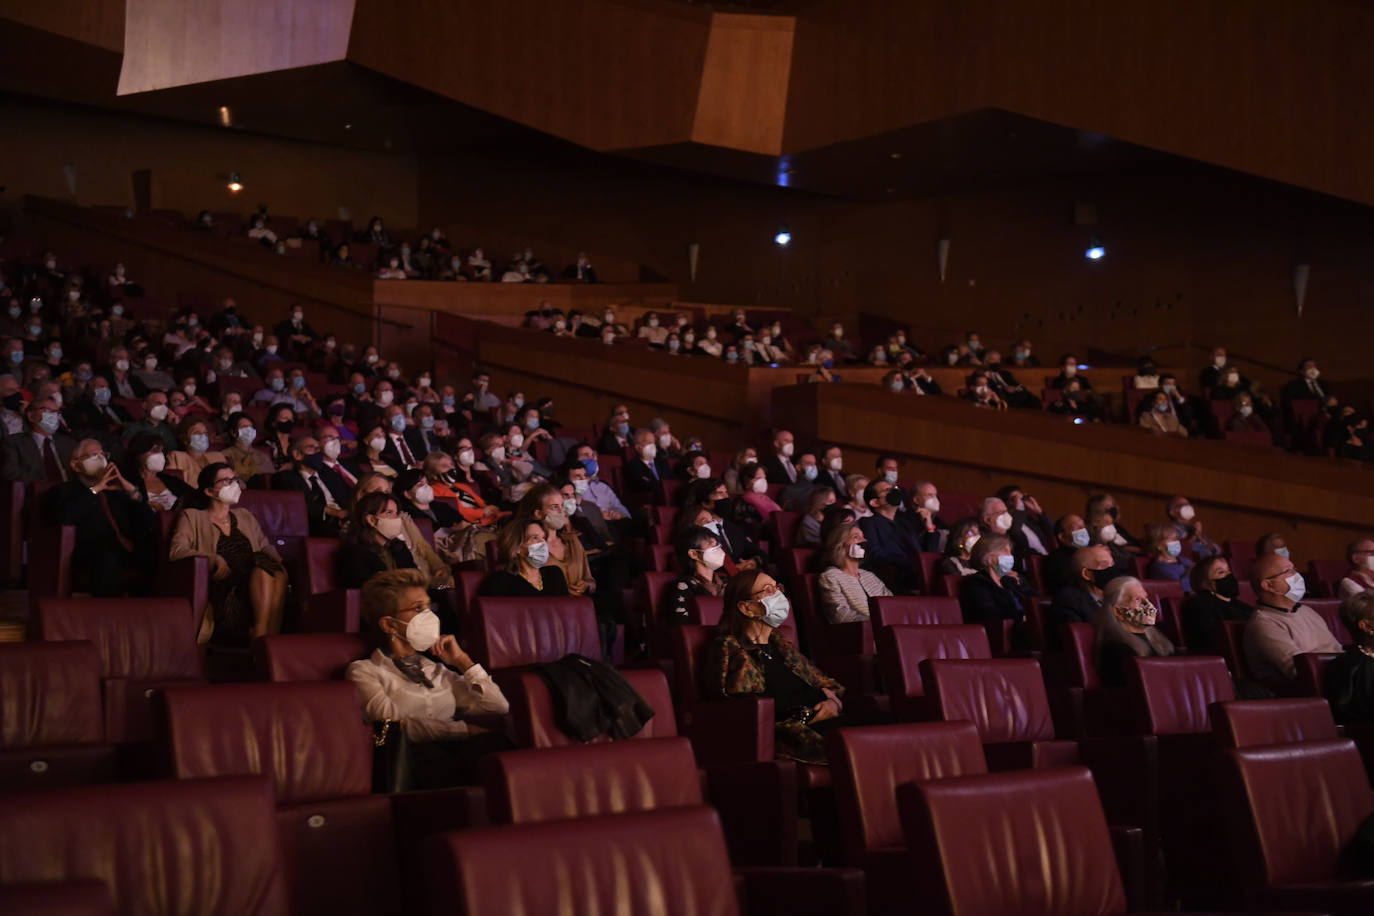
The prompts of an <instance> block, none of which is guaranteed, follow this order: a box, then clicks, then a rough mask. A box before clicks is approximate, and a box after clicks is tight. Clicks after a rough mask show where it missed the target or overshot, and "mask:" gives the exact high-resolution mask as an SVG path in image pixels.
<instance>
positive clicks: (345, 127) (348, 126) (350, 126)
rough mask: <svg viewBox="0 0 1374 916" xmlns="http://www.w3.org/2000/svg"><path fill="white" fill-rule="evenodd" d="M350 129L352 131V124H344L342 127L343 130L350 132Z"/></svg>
mask: <svg viewBox="0 0 1374 916" xmlns="http://www.w3.org/2000/svg"><path fill="white" fill-rule="evenodd" d="M352 129H353V125H352V124H345V125H344V130H352Z"/></svg>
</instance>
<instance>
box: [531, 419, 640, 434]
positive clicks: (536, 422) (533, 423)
mask: <svg viewBox="0 0 1374 916" xmlns="http://www.w3.org/2000/svg"><path fill="white" fill-rule="evenodd" d="M621 426H624V424H623V423H622V424H621ZM525 428H526V429H530V430H534V429H538V428H539V418H538V417H530V418H529V419H528V420H526V421H525ZM625 429H626V430H628V429H629V427H625ZM621 435H622V436H623V435H625V433H624V432H622V433H621Z"/></svg>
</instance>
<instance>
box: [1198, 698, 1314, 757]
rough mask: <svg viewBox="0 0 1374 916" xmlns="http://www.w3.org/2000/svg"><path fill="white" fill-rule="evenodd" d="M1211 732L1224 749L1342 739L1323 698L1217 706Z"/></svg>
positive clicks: (1248, 701) (1256, 701)
mask: <svg viewBox="0 0 1374 916" xmlns="http://www.w3.org/2000/svg"><path fill="white" fill-rule="evenodd" d="M1211 716H1212V732H1213V734H1215V735H1216V736H1217V739H1218V740H1219V741H1220V742H1221V743H1222V745H1223V746H1225V747H1258V746H1261V745H1265V744H1296V743H1299V742H1303V741H1329V740H1330V739H1332V738H1339V737H1340V733H1339V732H1338V731H1337V730H1336V720H1335V719H1334V718H1332V716H1331V705H1330V704H1329V703H1327V702H1326V701H1325V700H1323V699H1322V698H1321V697H1296V698H1291V699H1290V698H1284V699H1277V700H1232V701H1230V702H1226V703H1214V704H1212V709H1211Z"/></svg>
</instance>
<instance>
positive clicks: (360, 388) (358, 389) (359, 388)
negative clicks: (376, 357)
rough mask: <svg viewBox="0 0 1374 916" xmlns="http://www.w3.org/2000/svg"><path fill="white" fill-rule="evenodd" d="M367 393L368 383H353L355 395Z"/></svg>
mask: <svg viewBox="0 0 1374 916" xmlns="http://www.w3.org/2000/svg"><path fill="white" fill-rule="evenodd" d="M366 392H367V383H366V382H354V383H353V393H354V394H365V393H366Z"/></svg>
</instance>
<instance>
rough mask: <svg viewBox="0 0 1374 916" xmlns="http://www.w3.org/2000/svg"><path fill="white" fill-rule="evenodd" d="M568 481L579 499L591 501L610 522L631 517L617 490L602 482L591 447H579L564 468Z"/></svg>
mask: <svg viewBox="0 0 1374 916" xmlns="http://www.w3.org/2000/svg"><path fill="white" fill-rule="evenodd" d="M564 470H566V471H567V472H568V480H570V481H572V485H573V487H574V489H575V490H576V491H577V494H578V497H579V498H580V499H583V500H588V501H590V502H591V503H592V504H593V505H595V506H596V507H597V508H598V509H600V510H601V515H602V517H603V518H605V519H606V521H608V522H617V521H623V520H625V519H628V518H629V517H630V510H629V509H627V508H625V503H623V502H622V501H621V499H620V494H618V493H616V491H615V488H614V487H612V486H611V485H610V484H609V483H607V482H606V481H604V480H602V479H601V477H600V476H599V475H600V472H601V468H600V466H599V464H598V463H597V460H596V450H595V449H593V448H592V447H591V446H590V445H585V444H583V445H579V446H578V447H577V449H576V451H575V453H574V455H573V457H571V458H569V459H568V461H567V464H566V466H565V468H564Z"/></svg>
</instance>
